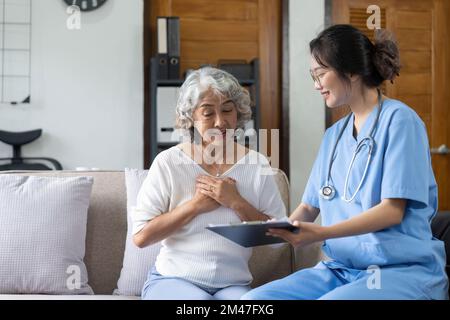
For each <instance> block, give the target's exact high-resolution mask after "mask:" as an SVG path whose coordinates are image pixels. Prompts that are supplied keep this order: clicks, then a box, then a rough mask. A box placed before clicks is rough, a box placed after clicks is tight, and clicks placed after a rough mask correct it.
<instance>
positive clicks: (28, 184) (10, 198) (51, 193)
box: [0, 174, 93, 294]
mask: <svg viewBox="0 0 450 320" xmlns="http://www.w3.org/2000/svg"><path fill="white" fill-rule="evenodd" d="M92 182H93V179H92V178H89V177H75V178H54V177H36V176H35V177H33V176H17V175H9V174H3V175H0V293H2V294H92V293H93V291H92V289H91V288H90V287H89V285H88V284H87V282H88V276H87V271H86V266H85V264H84V262H83V258H84V252H85V238H86V223H87V210H88V207H89V197H90V193H91V189H92Z"/></svg>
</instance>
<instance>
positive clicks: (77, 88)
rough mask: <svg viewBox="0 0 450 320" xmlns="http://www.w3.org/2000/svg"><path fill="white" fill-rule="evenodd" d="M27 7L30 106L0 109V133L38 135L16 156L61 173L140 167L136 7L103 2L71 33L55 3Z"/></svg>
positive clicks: (137, 3)
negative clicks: (55, 163) (52, 164)
mask: <svg viewBox="0 0 450 320" xmlns="http://www.w3.org/2000/svg"><path fill="white" fill-rule="evenodd" d="M32 3H33V6H32V45H31V52H32V57H31V64H32V70H31V104H30V105H22V106H10V105H0V129H1V130H7V131H25V130H30V129H35V128H43V130H44V135H43V136H42V137H41V138H39V139H38V140H37V141H35V142H33V143H31V144H30V145H28V146H25V147H24V154H25V155H26V156H49V157H54V158H56V159H58V160H59V161H60V162H61V163H62V165H63V167H64V168H65V169H73V168H75V167H78V166H87V167H98V168H101V169H123V168H124V167H126V166H129V167H143V1H142V0H109V1H107V2H106V3H105V5H104V6H103V7H101V8H99V9H97V10H96V11H93V12H88V13H82V15H81V30H72V31H70V30H68V29H67V27H66V20H67V18H68V14H67V13H66V5H65V4H64V2H63V1H62V0H56V1H55V0H33V1H32ZM10 154H11V152H10V151H9V146H6V145H4V144H1V143H0V158H1V157H3V156H10Z"/></svg>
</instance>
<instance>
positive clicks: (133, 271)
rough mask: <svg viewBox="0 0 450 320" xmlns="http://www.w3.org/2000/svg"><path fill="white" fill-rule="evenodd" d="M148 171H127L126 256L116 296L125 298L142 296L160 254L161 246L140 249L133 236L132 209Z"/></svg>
mask: <svg viewBox="0 0 450 320" xmlns="http://www.w3.org/2000/svg"><path fill="white" fill-rule="evenodd" d="M147 173H148V170H138V169H128V168H127V169H125V181H126V187H127V223H128V230H127V239H126V243H125V254H124V257H123V266H122V270H121V272H120V277H119V280H118V281H117V289H116V290H114V294H117V295H125V296H140V295H141V291H142V287H143V286H144V282H145V280H147V274H148V272H149V271H150V268H151V267H152V266H153V265H154V264H155V261H156V256H157V255H158V254H159V250H160V249H161V244H160V243H156V244H153V245H150V246H148V247H145V248H143V249H141V248H138V247H137V246H136V245H135V244H134V242H133V238H132V235H131V231H132V228H133V225H132V221H131V216H130V214H131V207H132V206H135V205H136V201H137V195H138V193H139V190H140V189H141V186H142V183H143V182H144V180H145V178H146V177H147Z"/></svg>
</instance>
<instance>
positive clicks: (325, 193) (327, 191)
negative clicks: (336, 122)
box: [319, 90, 383, 202]
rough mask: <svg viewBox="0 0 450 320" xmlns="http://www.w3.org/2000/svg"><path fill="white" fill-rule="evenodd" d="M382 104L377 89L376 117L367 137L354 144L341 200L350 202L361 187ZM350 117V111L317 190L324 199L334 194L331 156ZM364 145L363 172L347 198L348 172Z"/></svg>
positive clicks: (329, 198)
mask: <svg viewBox="0 0 450 320" xmlns="http://www.w3.org/2000/svg"><path fill="white" fill-rule="evenodd" d="M382 105H383V104H382V99H381V91H380V90H378V110H377V117H376V119H375V121H374V122H373V125H372V128H371V129H370V132H369V135H368V136H367V137H365V138H363V139H362V140H361V141H360V142H359V143H358V145H357V146H356V149H355V151H354V152H353V156H352V160H351V161H350V166H349V167H348V170H347V175H346V176H345V183H344V195H343V196H342V200H344V201H345V202H352V201H353V199H355V196H356V194H357V193H358V191H359V189H361V186H362V184H363V182H364V179H365V177H366V174H367V170H368V169H369V164H370V159H371V158H372V151H373V149H374V147H375V140H374V138H373V132H374V131H375V127H376V126H377V124H378V118H379V117H380V113H381V107H382ZM351 117H352V113H350V114H349V115H348V116H347V119H346V120H345V122H344V125H343V126H342V129H341V131H340V132H339V135H338V138H337V140H336V143H335V144H334V147H333V151H331V156H330V161H329V165H328V174H327V179H326V181H325V185H324V186H323V187H322V188H320V190H319V194H320V195H321V196H322V198H323V199H325V200H331V199H333V198H334V196H335V195H336V189H335V188H334V187H333V185H332V184H331V183H330V180H331V167H332V166H333V161H334V159H333V157H334V153H335V151H336V147H337V145H338V143H339V140H340V139H341V137H342V135H343V134H344V131H345V129H346V128H347V125H348V122H349V121H350V118H351ZM364 146H368V147H369V153H368V156H367V161H366V166H365V168H364V173H363V175H362V177H361V180H360V181H359V184H358V187H357V188H356V190H355V192H354V193H353V195H352V196H350V198H349V199H348V198H347V189H348V180H349V177H350V173H351V171H352V168H353V164H354V163H355V159H356V156H357V155H358V153H359V152H360V151H361V149H362V148H363V147H364Z"/></svg>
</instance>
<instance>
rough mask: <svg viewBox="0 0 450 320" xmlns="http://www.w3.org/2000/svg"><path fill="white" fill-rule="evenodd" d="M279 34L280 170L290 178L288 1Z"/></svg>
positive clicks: (285, 4)
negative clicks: (280, 37)
mask: <svg viewBox="0 0 450 320" xmlns="http://www.w3.org/2000/svg"><path fill="white" fill-rule="evenodd" d="M281 7H282V8H281V23H282V26H281V33H282V40H281V43H282V52H281V59H282V63H281V66H282V70H281V77H282V79H281V128H280V129H281V133H280V138H281V141H280V149H281V155H280V158H281V159H280V169H281V170H283V171H284V173H285V174H286V175H287V177H288V178H290V175H289V173H290V171H289V169H290V161H289V156H290V155H289V143H290V138H289V137H290V135H289V130H290V126H289V0H282V3H281Z"/></svg>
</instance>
